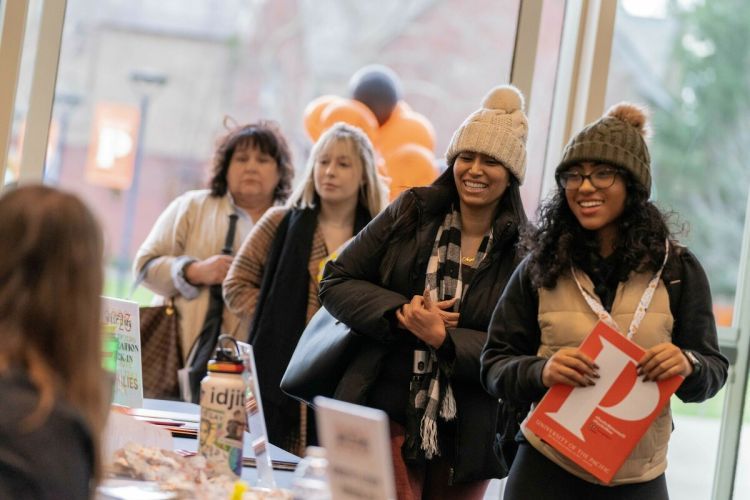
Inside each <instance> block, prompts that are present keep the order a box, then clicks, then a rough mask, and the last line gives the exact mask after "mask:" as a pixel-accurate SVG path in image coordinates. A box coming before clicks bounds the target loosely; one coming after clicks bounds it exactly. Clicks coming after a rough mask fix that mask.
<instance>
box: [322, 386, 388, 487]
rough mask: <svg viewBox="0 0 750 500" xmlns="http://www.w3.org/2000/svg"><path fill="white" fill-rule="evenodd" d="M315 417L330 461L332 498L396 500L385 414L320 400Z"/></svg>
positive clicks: (333, 401) (329, 473) (342, 403)
mask: <svg viewBox="0 0 750 500" xmlns="http://www.w3.org/2000/svg"><path fill="white" fill-rule="evenodd" d="M315 415H316V416H317V426H318V436H319V437H320V443H321V444H322V445H323V447H324V448H325V449H326V457H327V458H328V464H329V465H328V477H329V478H330V482H331V495H332V498H335V499H336V500H361V499H363V498H368V499H372V500H391V499H394V500H395V498H396V487H395V485H394V481H393V462H392V460H391V446H390V438H389V436H390V433H389V431H388V417H387V416H386V414H385V413H384V412H382V411H380V410H375V409H373V408H365V407H364V406H358V405H354V404H350V403H344V402H342V401H336V400H333V399H328V398H324V397H321V396H318V397H316V398H315Z"/></svg>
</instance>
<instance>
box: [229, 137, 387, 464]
mask: <svg viewBox="0 0 750 500" xmlns="http://www.w3.org/2000/svg"><path fill="white" fill-rule="evenodd" d="M387 200H388V191H387V189H386V188H385V185H384V184H383V182H382V180H381V178H380V177H379V176H378V174H377V169H376V166H375V153H374V150H373V147H372V144H371V143H370V140H369V139H368V138H367V136H366V135H365V133H364V132H362V131H361V130H360V129H359V128H357V127H353V126H351V125H347V124H345V123H337V124H335V125H333V126H332V127H331V128H330V129H328V130H327V131H325V132H324V133H323V134H322V135H321V136H320V138H319V139H318V142H317V143H316V144H315V145H314V146H313V148H312V151H311V153H310V157H309V160H308V162H307V168H306V169H305V173H304V177H303V178H302V181H301V183H300V184H299V185H298V186H297V188H296V189H295V191H294V192H293V193H292V195H291V196H290V197H289V201H288V202H287V205H286V206H284V207H274V208H271V209H270V210H268V212H266V214H265V215H264V216H263V218H262V219H261V220H260V221H259V222H258V224H257V225H256V227H255V228H253V231H252V233H250V236H249V237H248V238H247V240H245V243H243V245H242V248H241V249H240V251H239V252H238V253H237V257H236V258H235V260H234V262H233V263H232V266H231V268H230V269H229V273H227V278H226V280H225V281H224V301H225V302H226V304H227V307H228V308H229V309H230V310H231V311H232V312H234V313H235V314H237V315H239V316H241V317H243V318H244V319H247V320H250V319H252V326H251V328H250V330H249V335H248V341H249V342H250V343H251V344H252V345H253V347H254V349H255V356H256V365H257V371H258V380H259V381H260V384H261V385H260V391H261V393H262V395H263V410H264V412H265V416H266V427H267V430H268V438H269V441H270V442H271V443H272V444H275V445H277V446H280V447H282V448H284V449H285V450H287V451H291V452H292V453H296V454H302V453H304V450H305V446H306V445H307V444H314V443H315V439H314V437H313V435H314V432H315V428H314V423H313V421H312V416H311V414H312V412H309V413H308V412H307V409H306V407H305V406H304V405H302V406H301V405H300V403H298V402H297V401H295V400H293V399H291V398H290V397H289V396H286V395H285V394H283V393H282V392H281V390H280V389H279V383H280V382H281V376H282V375H283V372H284V369H286V365H287V364H288V363H289V359H290V358H291V355H292V351H293V350H294V347H295V346H296V345H297V341H298V340H299V337H300V335H301V334H302V331H303V330H304V328H305V325H306V324H307V322H308V321H310V318H312V316H313V315H314V314H315V313H316V312H317V310H318V309H319V308H320V302H319V301H318V282H319V280H320V277H321V276H322V269H323V266H324V265H325V263H326V262H327V261H328V260H329V259H331V258H334V257H335V256H336V254H337V251H339V249H340V248H342V247H343V246H344V245H345V244H346V242H348V241H350V240H351V239H353V237H354V236H356V235H357V233H358V232H359V231H360V230H361V229H362V228H363V227H365V226H366V225H367V223H368V222H369V221H370V220H371V219H372V218H373V217H374V216H375V215H377V214H378V213H379V212H380V210H381V209H382V208H384V207H385V205H386V203H387ZM269 270H270V271H269ZM277 284H283V285H281V286H277ZM256 306H258V307H256Z"/></svg>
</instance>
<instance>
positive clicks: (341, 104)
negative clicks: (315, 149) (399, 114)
mask: <svg viewBox="0 0 750 500" xmlns="http://www.w3.org/2000/svg"><path fill="white" fill-rule="evenodd" d="M320 120H321V128H322V130H324V131H325V130H328V129H329V128H330V127H332V126H333V124H334V123H337V122H344V123H348V124H349V125H354V126H355V127H359V128H361V129H362V131H363V132H364V133H365V134H367V137H369V138H370V140H371V141H372V142H373V143H375V140H376V138H377V135H378V119H377V118H375V115H374V114H373V113H372V111H370V108H368V107H367V106H365V105H364V104H362V103H361V102H359V101H355V100H354V99H338V100H336V101H333V102H332V103H330V104H329V105H328V106H326V107H325V109H324V110H323V113H322V114H321V115H320Z"/></svg>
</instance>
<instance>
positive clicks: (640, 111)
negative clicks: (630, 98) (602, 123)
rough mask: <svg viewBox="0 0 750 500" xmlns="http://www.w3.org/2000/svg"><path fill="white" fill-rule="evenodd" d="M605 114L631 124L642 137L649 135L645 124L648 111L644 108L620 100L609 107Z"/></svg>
mask: <svg viewBox="0 0 750 500" xmlns="http://www.w3.org/2000/svg"><path fill="white" fill-rule="evenodd" d="M605 116H611V117H612V118H617V119H618V120H622V121H624V122H625V123H628V124H630V125H632V126H633V127H635V128H636V129H637V130H638V132H639V133H640V134H641V136H642V137H648V136H649V135H650V130H649V128H648V125H647V122H648V111H647V110H646V109H645V108H642V107H640V106H637V105H635V104H632V103H629V102H621V103H618V104H615V105H614V106H612V107H611V108H609V110H608V111H607V113H606V115H605Z"/></svg>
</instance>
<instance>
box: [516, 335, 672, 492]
mask: <svg viewBox="0 0 750 500" xmlns="http://www.w3.org/2000/svg"><path fill="white" fill-rule="evenodd" d="M580 350H581V351H582V352H583V353H585V354H586V355H587V356H589V357H590V358H591V359H593V360H594V362H595V363H596V364H597V365H599V375H600V378H599V379H597V381H596V385H593V386H590V387H575V388H574V387H570V386H567V385H562V384H559V385H555V386H553V387H552V388H551V389H550V390H549V391H547V394H546V395H545V396H544V398H542V400H541V401H540V402H539V404H538V405H537V406H536V408H535V409H534V411H533V412H532V413H531V415H529V417H528V419H527V420H526V423H525V426H526V428H527V429H529V430H530V431H532V432H533V433H534V434H536V435H537V436H539V438H540V439H542V440H543V441H545V442H546V443H547V444H549V445H550V446H552V447H553V448H555V449H556V450H557V451H559V452H560V453H562V454H563V455H565V456H566V457H568V458H569V459H571V460H572V461H574V462H575V463H577V464H578V465H579V466H581V467H582V468H583V469H584V470H586V471H587V472H589V473H590V474H592V475H593V476H595V477H596V478H598V479H600V480H601V481H603V482H605V483H609V482H610V481H611V480H612V478H613V477H614V475H615V473H616V472H617V470H618V469H619V468H620V467H621V466H622V464H623V462H625V459H626V458H627V457H628V455H630V452H631V451H632V450H633V448H635V445H636V444H638V441H639V440H640V439H641V437H642V436H643V435H644V434H645V433H646V430H648V427H649V426H650V425H651V422H653V421H654V419H655V418H656V417H657V416H658V415H659V413H660V412H661V410H662V409H663V408H664V406H665V405H666V404H667V403H668V402H669V398H670V397H671V396H672V394H673V393H674V392H675V391H676V390H677V388H678V387H679V386H680V384H681V383H682V381H683V379H684V377H681V376H675V377H672V378H670V379H668V380H665V381H662V382H644V381H643V378H641V377H638V375H637V371H636V366H637V364H638V361H639V360H640V359H641V357H643V354H644V353H645V350H644V349H643V348H641V347H640V346H638V345H637V344H635V343H634V342H632V341H631V340H628V338H627V337H625V336H624V335H622V334H621V333H619V332H617V331H616V330H614V329H612V328H611V327H609V326H607V325H606V324H604V323H602V322H599V323H597V325H596V327H594V329H593V330H592V331H591V333H590V334H589V335H588V336H587V337H586V339H585V340H584V341H583V343H582V344H581V346H580Z"/></svg>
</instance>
